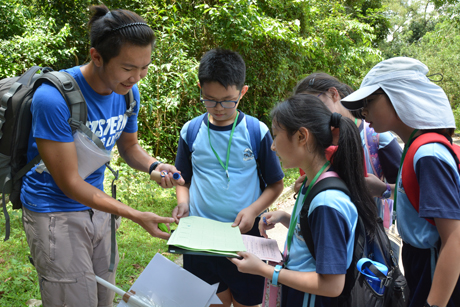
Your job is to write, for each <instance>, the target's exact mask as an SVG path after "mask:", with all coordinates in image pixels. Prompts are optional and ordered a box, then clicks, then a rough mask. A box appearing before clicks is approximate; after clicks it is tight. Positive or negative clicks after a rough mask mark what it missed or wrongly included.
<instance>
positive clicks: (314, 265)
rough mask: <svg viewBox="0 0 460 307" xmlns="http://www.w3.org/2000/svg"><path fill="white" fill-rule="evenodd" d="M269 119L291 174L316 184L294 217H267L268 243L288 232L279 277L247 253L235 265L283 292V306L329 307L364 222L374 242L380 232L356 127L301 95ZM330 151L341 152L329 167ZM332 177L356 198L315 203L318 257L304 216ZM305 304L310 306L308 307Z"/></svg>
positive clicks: (331, 196) (325, 196) (325, 195)
mask: <svg viewBox="0 0 460 307" xmlns="http://www.w3.org/2000/svg"><path fill="white" fill-rule="evenodd" d="M271 116H272V131H273V138H274V139H273V144H272V150H273V151H276V153H277V155H278V156H279V158H280V160H281V161H282V163H283V166H284V167H285V168H298V167H300V168H302V169H303V170H304V171H305V173H306V175H307V176H306V177H307V178H311V179H310V180H309V181H307V182H304V183H303V185H302V187H301V189H300V193H299V195H298V197H297V203H296V205H295V206H294V209H293V212H292V215H289V214H288V213H286V212H284V211H273V212H268V213H265V214H264V215H263V216H262V218H261V221H262V222H261V223H260V224H259V230H260V232H261V234H262V235H263V236H265V237H267V234H266V230H268V229H272V228H273V227H274V226H275V224H277V223H282V224H283V225H284V226H285V227H286V228H289V231H288V237H287V241H286V248H285V253H284V254H285V266H284V268H283V269H281V270H276V271H275V270H274V268H273V266H271V265H268V264H266V263H264V262H262V261H261V260H259V259H258V258H257V257H256V256H254V255H253V254H250V253H247V252H241V253H240V256H241V257H243V259H241V260H239V259H231V261H232V262H233V263H234V264H235V265H237V266H238V269H239V270H240V271H241V272H244V273H250V274H256V275H261V276H264V277H265V278H267V279H271V280H272V281H273V282H274V281H276V280H277V281H278V283H280V284H282V296H281V297H282V305H281V306H289V307H296V306H329V305H330V298H331V297H337V296H339V295H340V294H341V293H342V290H343V288H344V285H345V274H346V271H347V269H348V267H349V266H350V264H351V260H352V255H353V248H354V238H355V229H356V226H357V222H358V215H359V216H360V217H361V218H362V220H363V223H364V226H365V228H366V230H367V231H368V233H369V234H370V235H371V236H372V235H373V233H374V232H375V228H376V225H377V212H376V210H375V205H374V204H373V199H372V196H371V195H370V194H369V193H368V191H367V188H366V183H365V181H364V177H363V172H364V169H363V163H362V161H363V150H362V146H361V140H360V137H359V131H358V129H357V127H356V125H355V124H354V123H353V121H352V120H350V119H349V118H346V117H342V116H341V115H340V114H338V113H331V111H330V110H329V109H328V108H327V107H326V106H325V105H324V103H323V102H322V101H321V100H320V99H319V98H317V97H315V96H313V95H309V94H298V95H295V96H292V97H290V98H288V99H287V100H286V101H283V102H281V103H279V104H278V105H277V106H276V107H275V108H274V109H273V110H272V112H271ZM331 145H338V149H337V150H336V152H335V153H334V154H333V156H332V158H331V162H329V161H328V160H327V159H326V156H325V149H326V148H328V147H329V146H331ZM332 171H333V172H335V173H336V174H337V175H338V176H339V177H340V178H341V179H342V180H343V181H344V183H345V184H346V186H347V187H348V189H349V191H350V196H348V195H347V194H345V193H344V192H342V191H339V190H334V189H329V190H325V191H322V192H320V193H318V194H317V195H316V196H315V197H314V198H313V200H312V202H311V204H310V210H309V214H308V221H309V224H310V228H311V233H312V237H313V241H314V245H315V251H314V253H315V255H312V253H311V252H310V250H309V249H308V247H307V245H306V243H305V240H304V238H303V236H302V230H301V226H300V223H299V219H300V217H299V215H300V212H301V209H302V205H303V203H304V200H305V199H306V197H307V195H308V192H309V191H310V189H311V187H312V186H313V185H314V184H315V183H316V182H317V178H318V177H320V176H321V175H322V174H324V173H326V172H332ZM264 220H265V221H266V223H264V222H263V221H264ZM315 259H316V260H315ZM306 302H310V303H308V305H305V304H307V303H306Z"/></svg>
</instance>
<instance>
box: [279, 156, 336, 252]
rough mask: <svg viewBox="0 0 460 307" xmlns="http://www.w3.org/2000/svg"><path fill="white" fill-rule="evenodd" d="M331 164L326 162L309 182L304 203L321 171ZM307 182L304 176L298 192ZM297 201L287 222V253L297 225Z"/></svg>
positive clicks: (297, 200)
mask: <svg viewBox="0 0 460 307" xmlns="http://www.w3.org/2000/svg"><path fill="white" fill-rule="evenodd" d="M330 164H331V162H329V161H327V162H326V163H325V164H324V165H323V167H322V168H321V169H320V170H319V172H318V173H316V176H315V178H313V181H312V182H310V184H309V185H308V189H307V193H305V197H304V198H303V199H304V201H305V199H306V198H307V196H308V193H309V192H310V190H311V188H312V187H313V186H314V185H315V183H316V180H318V178H319V176H321V174H322V173H323V171H324V170H325V169H326V167H328V166H329V165H330ZM306 181H307V177H306V176H305V179H304V181H303V183H302V186H301V187H300V190H299V191H302V189H303V187H304V186H305V182H306ZM299 196H300V195H299ZM299 199H300V197H297V199H296V201H295V205H294V209H293V210H292V214H293V215H294V216H291V221H290V222H289V231H288V237H287V250H288V253H289V249H290V248H291V242H292V236H293V235H294V229H295V226H296V224H297V217H298V216H297V204H298V203H299Z"/></svg>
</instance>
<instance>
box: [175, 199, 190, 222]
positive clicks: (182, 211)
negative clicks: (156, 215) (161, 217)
mask: <svg viewBox="0 0 460 307" xmlns="http://www.w3.org/2000/svg"><path fill="white" fill-rule="evenodd" d="M188 214H189V206H188V204H185V203H180V204H178V205H177V206H176V208H174V210H173V211H172V217H173V219H174V221H175V222H176V224H179V220H180V219H181V218H183V217H186V216H188Z"/></svg>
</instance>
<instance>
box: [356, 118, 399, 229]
mask: <svg viewBox="0 0 460 307" xmlns="http://www.w3.org/2000/svg"><path fill="white" fill-rule="evenodd" d="M363 128H364V131H363V134H364V142H365V143H366V148H367V152H368V154H369V160H370V161H371V168H372V170H373V172H374V175H375V176H377V177H378V178H379V179H380V180H382V181H384V182H386V180H385V175H384V174H383V169H382V165H381V164H380V159H379V142H380V134H379V133H376V132H375V130H374V129H373V128H371V127H369V123H367V122H365V121H363ZM364 164H366V163H364ZM381 204H382V208H381V211H382V212H379V215H381V214H383V225H384V227H385V228H387V229H389V228H390V226H391V225H392V224H393V200H392V199H391V198H386V199H385V198H384V199H381Z"/></svg>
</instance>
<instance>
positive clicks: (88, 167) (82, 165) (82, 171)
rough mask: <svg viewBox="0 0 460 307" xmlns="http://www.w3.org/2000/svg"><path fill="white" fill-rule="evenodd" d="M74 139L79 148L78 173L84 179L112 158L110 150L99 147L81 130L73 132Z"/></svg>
mask: <svg viewBox="0 0 460 307" xmlns="http://www.w3.org/2000/svg"><path fill="white" fill-rule="evenodd" d="M73 140H74V142H75V147H76V148H77V158H78V174H79V175H80V177H81V178H83V179H86V177H88V176H89V175H91V174H92V173H94V171H96V170H97V169H98V168H100V167H101V166H102V165H104V164H105V163H107V162H109V161H110V159H111V158H112V156H111V153H110V151H108V150H104V149H101V148H99V147H98V146H97V145H96V144H94V142H93V141H92V140H91V139H90V138H89V137H87V136H86V135H85V134H84V133H83V132H81V131H78V130H77V131H76V132H75V133H74V134H73Z"/></svg>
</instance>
